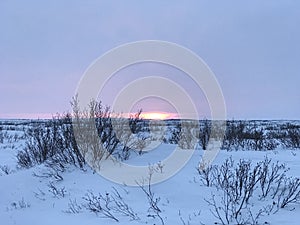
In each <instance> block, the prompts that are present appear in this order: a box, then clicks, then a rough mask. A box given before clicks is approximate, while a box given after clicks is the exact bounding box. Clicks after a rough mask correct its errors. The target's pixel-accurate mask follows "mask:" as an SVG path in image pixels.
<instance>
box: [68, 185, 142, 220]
mask: <svg viewBox="0 0 300 225" xmlns="http://www.w3.org/2000/svg"><path fill="white" fill-rule="evenodd" d="M83 200H84V201H85V202H84V203H83V204H82V205H81V207H80V210H81V208H85V209H87V210H88V211H90V212H93V213H96V214H97V215H100V216H101V217H103V218H108V219H112V220H114V221H117V222H119V219H118V218H117V215H120V216H126V217H129V218H130V220H140V218H139V217H138V215H137V214H136V213H135V212H134V211H133V209H132V208H131V207H130V206H129V205H128V204H127V203H126V201H125V199H124V198H123V197H122V196H121V194H120V193H119V192H118V190H117V189H116V188H113V191H112V193H108V192H106V193H105V195H102V194H101V193H99V194H98V195H95V194H94V193H93V192H92V191H89V192H88V193H87V194H86V195H85V197H83ZM70 208H71V211H72V212H73V211H74V210H75V212H76V211H78V208H79V207H78V205H77V203H74V202H72V203H71V207H70V206H69V210H70ZM72 208H73V209H72ZM74 208H75V209H74Z"/></svg>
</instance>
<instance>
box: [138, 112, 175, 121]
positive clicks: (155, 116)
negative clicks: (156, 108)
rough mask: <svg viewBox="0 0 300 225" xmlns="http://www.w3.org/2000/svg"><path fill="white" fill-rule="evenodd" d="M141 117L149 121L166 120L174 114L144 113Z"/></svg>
mask: <svg viewBox="0 0 300 225" xmlns="http://www.w3.org/2000/svg"><path fill="white" fill-rule="evenodd" d="M141 116H142V118H144V119H149V120H165V119H170V118H172V117H173V115H172V114H170V113H166V112H144V113H142V115H141Z"/></svg>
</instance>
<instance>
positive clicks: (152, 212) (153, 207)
mask: <svg viewBox="0 0 300 225" xmlns="http://www.w3.org/2000/svg"><path fill="white" fill-rule="evenodd" d="M155 171H156V170H155V168H154V167H151V166H149V176H148V179H147V180H145V179H143V180H142V181H136V183H137V185H138V186H139V187H140V188H141V190H142V191H143V193H144V194H145V195H146V197H147V201H148V204H149V208H148V213H149V214H148V216H149V217H153V218H159V220H160V222H161V224H162V225H164V224H165V222H164V220H163V218H162V216H161V213H162V210H161V209H160V206H159V202H160V197H156V195H155V193H154V192H153V190H152V184H151V180H152V176H153V174H154V172H155Z"/></svg>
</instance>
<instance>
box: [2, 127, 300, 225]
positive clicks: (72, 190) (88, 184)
mask: <svg viewBox="0 0 300 225" xmlns="http://www.w3.org/2000/svg"><path fill="white" fill-rule="evenodd" d="M19 123H22V121H19ZM26 126H28V124H26V125H24V124H21V125H19V126H15V127H14V126H13V125H11V126H7V127H3V130H2V131H1V132H3V133H6V137H5V138H4V140H3V143H0V166H1V168H2V169H0V218H1V222H0V223H1V224H5V225H12V224H17V225H35V224H36V225H54V224H55V225H56V224H72V225H77V224H78V225H82V224H88V225H93V224H95V225H96V224H97V225H98V224H151V225H152V224H162V221H161V220H160V219H159V218H158V217H156V218H154V217H152V216H149V214H151V215H152V214H153V213H151V212H149V203H148V200H147V196H146V195H145V193H143V191H142V189H141V188H140V187H129V186H125V185H119V184H115V183H113V182H111V181H108V180H107V179H105V178H103V177H101V176H100V175H98V174H97V173H94V172H93V171H92V170H91V169H90V168H89V167H88V166H86V167H85V169H84V170H81V169H79V168H76V167H72V166H70V167H68V168H66V170H65V171H62V172H59V173H56V172H54V170H53V169H51V168H50V167H49V166H47V165H45V164H42V165H39V166H35V167H33V168H30V169H20V168H18V166H17V159H16V155H17V152H18V151H19V150H20V149H23V148H24V146H25V140H24V135H23V134H24V129H25V128H26ZM14 128H15V129H14ZM174 148H175V145H172V144H161V145H159V146H158V147H157V148H156V149H154V150H152V151H149V152H147V153H146V154H143V155H141V156H139V155H135V154H133V155H132V157H131V158H130V159H129V161H127V162H126V163H128V164H132V165H148V164H149V163H153V162H158V161H159V160H161V158H162V156H163V157H167V156H168V155H169V154H171V153H172V151H173V150H174ZM203 152H204V151H203V150H200V149H197V150H196V151H195V152H194V154H193V156H192V158H191V160H189V161H188V163H187V164H186V165H185V166H184V167H183V169H182V170H180V171H179V172H178V173H177V174H176V175H174V176H173V177H171V178H169V179H167V180H166V181H164V182H161V183H159V184H155V185H152V192H153V194H154V199H156V198H157V199H159V202H158V204H157V205H158V206H159V209H160V210H161V212H160V214H159V215H160V216H161V218H162V220H163V221H164V224H219V222H220V221H219V220H218V219H217V218H216V217H214V215H213V214H212V211H211V210H213V208H212V207H211V206H209V204H208V202H207V201H206V200H209V199H211V196H212V194H216V193H217V192H218V190H217V189H215V188H213V187H206V186H204V185H203V184H202V182H201V180H200V176H199V174H198V171H197V166H198V164H199V162H200V160H201V156H202V155H203ZM266 155H267V156H268V157H269V158H271V159H272V161H273V162H276V161H279V162H280V163H285V164H286V166H287V167H289V168H290V170H288V171H287V174H288V175H289V176H293V177H300V157H299V156H300V152H298V151H297V150H287V149H276V150H273V151H231V152H227V151H220V153H219V154H218V156H217V158H216V159H215V161H214V164H216V165H221V164H222V163H223V162H224V161H225V160H226V159H227V158H229V157H230V156H231V157H232V158H233V159H234V160H235V161H236V162H237V161H238V160H239V159H250V160H251V161H252V162H253V164H255V163H256V162H258V161H261V160H263V159H264V157H265V156H266ZM158 172H160V171H158ZM162 173H163V169H162ZM51 185H52V186H51ZM115 189H116V190H117V191H118V192H119V194H120V195H121V197H122V199H123V200H124V202H125V203H126V204H128V206H129V207H131V209H132V211H133V212H134V213H135V214H136V215H137V217H139V219H137V220H132V219H131V217H128V216H125V215H122V213H117V212H116V213H114V215H115V217H116V218H117V219H118V220H119V222H117V221H115V220H113V219H111V218H103V215H101V214H99V213H98V214H96V213H92V212H90V211H88V210H87V209H85V208H84V207H83V205H84V204H86V200H84V198H86V197H87V194H88V193H94V194H95V195H98V194H99V193H101V194H102V195H103V196H104V197H105V196H107V193H108V195H109V196H110V195H112V194H113V193H115ZM253 199H254V200H253V202H251V204H252V205H253V208H254V209H255V208H256V206H257V209H258V208H260V207H263V206H264V202H263V201H261V200H259V198H258V197H257V198H253ZM71 205H72V206H73V207H74V208H75V211H76V212H70V211H71ZM299 212H300V206H299V205H297V204H290V205H289V206H288V207H286V208H283V209H280V210H279V211H278V212H277V213H275V214H274V213H270V215H264V216H261V217H260V218H259V221H260V223H261V224H280V225H281V224H289V225H292V224H295V225H298V224H299V221H300V213H299Z"/></svg>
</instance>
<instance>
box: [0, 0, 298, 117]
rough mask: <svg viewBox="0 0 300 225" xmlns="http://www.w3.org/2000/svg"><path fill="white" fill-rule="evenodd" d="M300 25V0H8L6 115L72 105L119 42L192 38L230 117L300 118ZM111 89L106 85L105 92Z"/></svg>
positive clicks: (1, 71) (1, 10)
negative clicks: (96, 64) (88, 75)
mask: <svg viewBox="0 0 300 225" xmlns="http://www.w3.org/2000/svg"><path fill="white" fill-rule="evenodd" d="M299 26H300V1H297V0H294V1H291V0H278V1H271V0H266V1H261V0H252V1H238V0H236V1H199V0H195V1H160V0H153V1H130V0H128V1H100V0H97V1H96V0H85V1H83V0H68V1H66V0H51V1H50V0H47V1H39V0H26V1H23V0H14V1H11V0H1V1H0V79H1V80H0V118H1V117H2V118H3V117H26V116H30V117H32V116H40V117H41V115H43V114H51V113H56V112H63V111H68V110H70V106H69V102H70V99H71V98H72V96H74V94H75V90H76V87H77V84H78V82H79V80H80V78H81V76H82V75H83V73H84V71H85V70H86V68H87V67H88V66H89V65H90V64H91V63H92V62H93V61H94V60H95V59H96V58H98V57H99V56H101V55H102V54H104V53H105V52H106V51H108V50H110V49H111V48H114V47H117V46H118V45H120V44H125V43H127V42H133V41H139V40H147V39H155V40H164V41H170V42H175V43H178V44H180V45H182V46H185V47H187V48H189V49H191V50H192V51H194V52H195V53H197V54H198V55H199V56H200V57H201V58H202V59H203V60H204V61H205V62H206V63H207V64H208V66H209V67H210V68H211V69H212V71H213V72H214V74H215V75H216V77H217V79H218V81H219V83H220V85H221V87H222V90H223V94H224V97H225V101H226V106H227V115H228V118H241V119H300V88H299V86H300V29H299ZM147 67H148V69H149V67H151V68H152V69H153V68H155V66H153V65H150V66H149V65H146V66H144V69H147ZM156 69H157V68H156ZM160 69H162V70H163V68H160ZM150 70H151V69H150ZM154 70H155V69H154ZM128 71H130V70H128ZM128 71H127V72H126V71H125V72H124V74H128V76H129V77H130V76H131V75H130V74H129V73H128ZM136 71H137V72H136V73H135V75H132V76H133V77H132V78H131V79H134V78H138V77H139V72H140V71H138V70H136ZM170 71H171V72H172V70H170ZM170 71H169V72H170ZM171 72H170V73H171ZM166 76H167V77H169V78H170V79H171V78H172V76H171V75H170V74H167V75H166ZM180 76H182V75H178V76H177V77H178V78H176V79H177V80H176V79H175V80H176V81H177V82H181V85H182V86H183V87H184V88H186V89H188V90H189V91H190V94H191V95H192V96H193V99H195V101H197V103H196V104H198V105H197V107H198V108H199V111H200V115H201V116H202V115H203V116H206V114H207V112H206V108H207V104H206V103H205V99H203V96H201V93H200V92H201V91H200V92H199V90H196V89H195V87H194V86H193V84H192V83H191V82H189V81H187V80H186V79H184V78H181V77H180ZM125 80H126V79H125ZM125 80H124V79H123V80H122V79H117V78H115V81H114V83H115V85H116V87H121V86H122V85H124V84H125ZM194 89H195V90H194ZM198 96H199V100H198ZM110 97H111V95H110V93H109V89H108V91H106V93H104V94H103V96H100V98H103V99H104V101H106V100H107V101H108V102H109V98H110ZM162 105H163V104H162ZM145 107H146V106H145ZM147 107H149V105H147ZM162 108H163V106H162ZM162 108H161V109H162ZM149 110H151V108H150V109H149ZM165 110H166V111H167V110H168V109H167V108H166V109H165Z"/></svg>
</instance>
